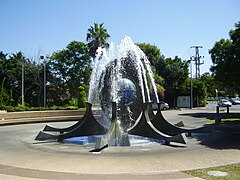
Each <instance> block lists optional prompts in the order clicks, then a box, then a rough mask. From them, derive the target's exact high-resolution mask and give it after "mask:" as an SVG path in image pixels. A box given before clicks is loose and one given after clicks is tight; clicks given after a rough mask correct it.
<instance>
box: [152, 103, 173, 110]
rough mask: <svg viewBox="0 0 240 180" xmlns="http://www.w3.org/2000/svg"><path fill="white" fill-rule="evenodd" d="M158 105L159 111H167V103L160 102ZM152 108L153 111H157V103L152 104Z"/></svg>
mask: <svg viewBox="0 0 240 180" xmlns="http://www.w3.org/2000/svg"><path fill="white" fill-rule="evenodd" d="M160 103H161V105H160V109H161V110H167V109H169V105H168V103H166V102H163V101H161V102H160ZM152 108H153V110H157V109H158V105H157V103H152Z"/></svg>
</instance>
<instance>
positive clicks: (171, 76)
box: [157, 56, 188, 107]
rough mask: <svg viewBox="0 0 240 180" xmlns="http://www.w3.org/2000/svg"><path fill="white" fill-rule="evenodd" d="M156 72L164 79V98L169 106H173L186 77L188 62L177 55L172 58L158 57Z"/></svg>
mask: <svg viewBox="0 0 240 180" xmlns="http://www.w3.org/2000/svg"><path fill="white" fill-rule="evenodd" d="M157 72H158V75H159V76H161V77H163V79H164V88H165V89H166V93H165V98H166V100H167V101H168V102H169V104H170V105H171V106H173V107H175V106H176V98H177V96H178V95H179V92H180V91H181V89H180V88H181V86H182V84H184V83H185V81H186V80H187V79H188V62H187V61H182V60H181V58H179V57H177V56H176V57H175V58H174V59H172V58H166V59H159V61H158V66H157Z"/></svg>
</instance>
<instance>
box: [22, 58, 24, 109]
mask: <svg viewBox="0 0 240 180" xmlns="http://www.w3.org/2000/svg"><path fill="white" fill-rule="evenodd" d="M22 106H24V62H23V59H22Z"/></svg>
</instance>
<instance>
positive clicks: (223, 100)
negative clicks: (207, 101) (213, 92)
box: [218, 99, 232, 107]
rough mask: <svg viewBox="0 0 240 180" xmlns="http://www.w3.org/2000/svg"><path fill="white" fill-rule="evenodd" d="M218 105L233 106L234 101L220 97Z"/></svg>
mask: <svg viewBox="0 0 240 180" xmlns="http://www.w3.org/2000/svg"><path fill="white" fill-rule="evenodd" d="M218 105H219V106H221V107H227V106H229V107H231V106H232V103H231V102H230V101H229V100H227V99H220V100H219V102H218Z"/></svg>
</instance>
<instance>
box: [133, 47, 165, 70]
mask: <svg viewBox="0 0 240 180" xmlns="http://www.w3.org/2000/svg"><path fill="white" fill-rule="evenodd" d="M137 46H138V47H139V48H140V49H141V50H142V51H143V52H144V53H145V55H146V56H147V58H148V60H149V61H150V63H151V65H152V66H153V67H154V68H155V69H156V66H157V62H158V60H159V59H160V58H164V56H163V55H161V51H160V49H159V48H158V47H157V46H155V45H152V44H148V43H137Z"/></svg>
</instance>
